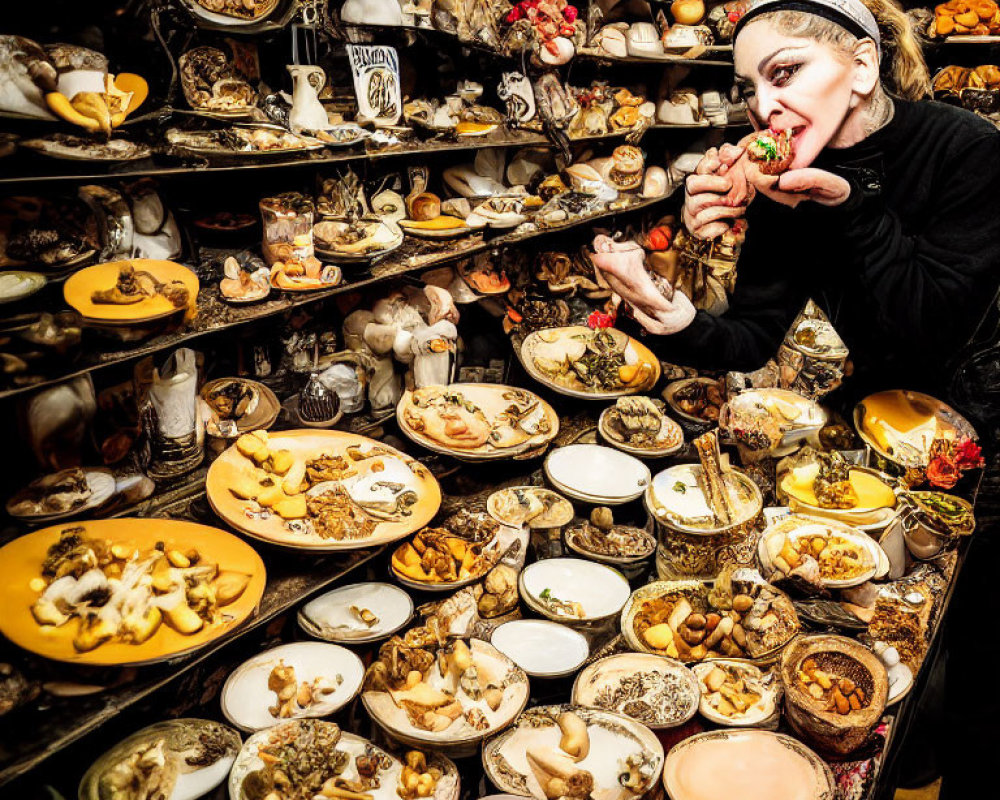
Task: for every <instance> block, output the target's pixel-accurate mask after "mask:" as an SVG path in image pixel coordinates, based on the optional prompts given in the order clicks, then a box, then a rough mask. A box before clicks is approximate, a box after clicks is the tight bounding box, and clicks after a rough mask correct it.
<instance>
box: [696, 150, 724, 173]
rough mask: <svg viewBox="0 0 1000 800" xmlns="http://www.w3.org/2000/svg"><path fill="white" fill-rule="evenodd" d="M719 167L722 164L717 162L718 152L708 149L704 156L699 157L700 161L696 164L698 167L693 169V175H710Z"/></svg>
mask: <svg viewBox="0 0 1000 800" xmlns="http://www.w3.org/2000/svg"><path fill="white" fill-rule="evenodd" d="M720 166H722V162H721V161H719V151H718V150H716V149H715V148H714V147H709V148H708V150H706V151H705V155H703V156H702V157H701V161H699V162H698V166H697V167H695V168H694V173H695V175H711V174H713V173H715V172H717V171H718V169H719V167H720Z"/></svg>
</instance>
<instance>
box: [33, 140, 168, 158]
mask: <svg viewBox="0 0 1000 800" xmlns="http://www.w3.org/2000/svg"><path fill="white" fill-rule="evenodd" d="M20 144H21V147H24V148H26V149H27V150H32V151H33V152H35V153H38V154H40V155H43V156H48V157H49V158H58V159H63V160H65V161H109V162H120V161H140V160H141V159H143V158H149V156H151V155H152V154H153V151H152V150H150V148H148V147H147V146H146V145H144V144H136V143H135V142H130V141H128V140H127V139H111V140H109V141H107V142H100V141H96V140H93V139H85V138H83V137H82V136H65V135H62V134H54V135H53V136H51V137H47V138H44V139H24V140H22V141H21V142H20Z"/></svg>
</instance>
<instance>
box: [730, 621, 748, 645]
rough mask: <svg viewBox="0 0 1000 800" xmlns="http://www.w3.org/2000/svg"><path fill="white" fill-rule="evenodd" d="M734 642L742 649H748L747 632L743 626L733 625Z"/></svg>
mask: <svg viewBox="0 0 1000 800" xmlns="http://www.w3.org/2000/svg"><path fill="white" fill-rule="evenodd" d="M732 636H733V641H734V642H736V644H737V645H739V647H740V648H742V649H744V650H745V649H746V646H747V632H746V631H745V630H743V626H742V625H733V633H732Z"/></svg>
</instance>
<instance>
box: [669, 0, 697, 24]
mask: <svg viewBox="0 0 1000 800" xmlns="http://www.w3.org/2000/svg"><path fill="white" fill-rule="evenodd" d="M670 13H671V14H672V15H673V18H674V19H675V20H677V22H679V23H680V24H681V25H697V24H698V23H699V22H701V20H702V19H703V18H704V16H705V4H704V3H703V2H702V0H674V2H673V3H671V5H670Z"/></svg>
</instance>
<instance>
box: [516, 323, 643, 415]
mask: <svg viewBox="0 0 1000 800" xmlns="http://www.w3.org/2000/svg"><path fill="white" fill-rule="evenodd" d="M606 332H607V333H608V334H609V335H610V336H612V337H614V340H615V342H616V347H618V348H619V349H621V350H622V351H623V352H624V354H625V363H626V364H629V365H636V364H640V365H641V364H648V365H649V366H648V369H649V374H648V376H647V377H646V378H645V379H644V380H642V381H640V382H638V383H636V384H635V385H634V386H633V385H626V386H622V387H621V388H618V389H611V390H601V389H592V388H589V387H588V386H587V385H586V384H583V383H581V382H580V381H579V380H577V379H576V378H575V376H574V377H572V378H570V377H567V375H562V376H559V377H558V378H554V377H551V376H550V375H547V374H546V373H545V372H543V371H542V369H541V368H540V367H539V366H538V364H537V363H536V358H538V357H544V356H547V355H551V354H552V352H554V353H555V354H556V355H558V354H559V353H561V352H562V347H563V345H564V343H565V342H570V341H574V340H579V339H581V338H582V339H586V340H589V339H590V338H592V337H593V335H594V331H592V330H591V329H590V328H588V327H586V326H583V325H571V326H568V327H564V328H547V329H546V330H542V331H535V332H533V333H530V334H529V335H528V336H526V337H525V339H524V341H523V342H521V346H520V347H517V346H516V345H515V347H514V352H515V353H517V357H518V358H519V359H520V361H521V364H522V366H523V367H524V369H525V370H526V371H527V373H528V374H529V375H530V376H531V377H532V378H534V379H535V380H536V381H538V382H539V383H541V384H542V385H543V386H548V387H549V388H550V389H552V390H554V391H556V392H559V393H560V394H565V395H568V396H570V397H581V398H584V399H587V400H614V399H616V398H618V397H624V396H625V395H630V394H642V393H643V392H648V391H649V390H650V389H652V388H653V386H655V385H656V382H657V381H658V380H659V379H660V361H659V359H657V358H656V356H654V355H653V353H652V352H651V351H650V350H649V348H648V347H646V346H645V345H644V344H642V343H641V342H638V341H636V340H635V339H632V338H631V337H629V336H627V335H626V334H624V333H622V332H621V331H618V330H615V329H614V328H608V329H607V331H606ZM550 351H552V352H550ZM556 360H561V359H556Z"/></svg>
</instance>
